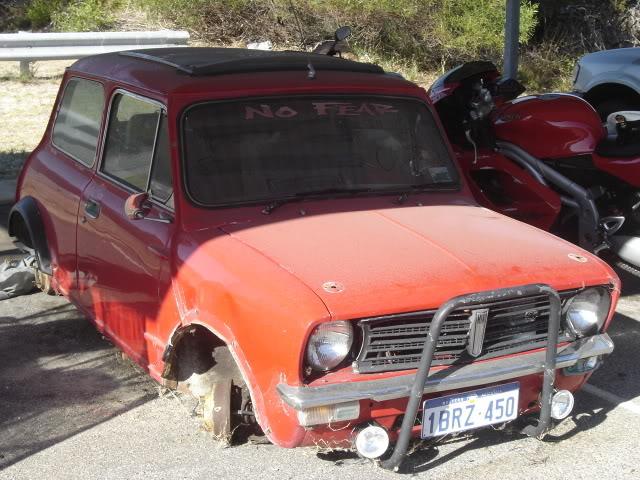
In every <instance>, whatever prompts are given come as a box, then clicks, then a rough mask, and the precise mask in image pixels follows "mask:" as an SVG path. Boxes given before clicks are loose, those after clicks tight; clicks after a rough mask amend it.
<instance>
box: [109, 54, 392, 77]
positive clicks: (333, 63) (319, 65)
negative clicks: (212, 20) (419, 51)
mask: <svg viewBox="0 0 640 480" xmlns="http://www.w3.org/2000/svg"><path fill="white" fill-rule="evenodd" d="M119 55H122V56H126V57H132V58H136V59H140V60H145V61H150V62H156V63H161V64H163V65H168V66H170V67H174V68H175V69H176V70H178V71H180V72H183V73H185V74H187V75H193V76H202V75H223V74H230V73H251V72H272V71H288V70H309V71H314V70H315V71H322V70H333V71H345V72H359V73H384V70H383V69H382V68H381V67H379V66H378V65H373V64H371V63H362V62H355V61H353V60H347V59H343V58H338V57H331V56H327V55H320V54H316V53H307V52H296V51H283V52H274V51H265V50H248V49H244V48H215V47H182V48H180V47H178V48H153V49H143V50H129V51H125V52H120V53H119Z"/></svg>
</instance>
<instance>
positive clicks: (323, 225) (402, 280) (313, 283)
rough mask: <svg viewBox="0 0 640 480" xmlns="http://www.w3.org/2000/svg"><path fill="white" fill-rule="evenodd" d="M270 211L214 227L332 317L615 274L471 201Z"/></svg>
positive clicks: (577, 282)
mask: <svg viewBox="0 0 640 480" xmlns="http://www.w3.org/2000/svg"><path fill="white" fill-rule="evenodd" d="M271 217H272V216H269V217H265V219H264V221H263V223H261V224H242V225H239V224H236V225H224V226H222V227H220V228H222V229H223V230H224V231H225V232H226V233H228V234H229V235H231V236H232V237H234V238H235V239H237V240H239V241H241V242H243V243H244V244H246V245H248V246H250V247H252V249H254V250H256V251H257V252H260V253H261V254H262V255H264V256H265V257H268V258H269V259H271V260H272V261H273V262H275V263H277V264H278V265H279V266H280V267H281V268H283V269H285V270H287V271H288V272H290V273H291V274H293V275H294V276H296V277H297V278H298V279H299V280H300V281H302V282H303V283H305V284H306V285H307V286H308V287H309V288H310V289H312V290H313V291H314V292H315V293H316V295H317V296H318V297H320V299H321V300H322V301H323V302H324V304H325V305H326V307H327V309H328V310H329V312H330V313H331V315H332V317H333V318H335V319H346V318H361V317H367V316H372V315H381V314H387V313H394V312H402V311H412V310H420V309H426V308H435V307H437V306H439V305H440V304H442V303H443V302H445V301H446V300H448V299H449V298H451V297H454V296H457V295H461V294H465V293H471V292H478V291H483V290H492V289H496V288H502V287H510V286H517V285H524V284H529V283H547V284H550V285H551V286H552V287H554V288H556V289H558V290H563V289H569V288H576V287H580V286H584V285H589V284H592V285H593V284H598V283H606V282H609V281H611V279H612V276H611V275H612V274H611V273H610V272H611V270H610V269H609V268H608V267H607V266H606V265H605V264H603V263H602V262H601V261H600V260H598V259H597V258H595V257H593V256H591V255H590V254H588V253H586V252H584V251H583V250H581V249H580V248H578V247H576V246H574V245H572V244H570V243H568V242H565V241H564V240H561V239H559V238H557V237H555V236H553V235H551V234H548V233H546V232H543V231H541V230H538V229H537V228H534V227H531V226H529V225H526V224H524V223H521V222H518V221H515V220H512V219H510V218H507V217H505V216H503V215H500V214H498V213H495V212H493V211H490V210H487V209H485V208H481V207H477V206H466V205H464V206H463V205H438V206H419V207H408V206H407V207H398V208H392V209H380V210H365V211H348V212H339V213H326V214H322V215H309V214H307V215H305V216H298V217H297V218H293V219H291V218H289V219H277V218H271Z"/></svg>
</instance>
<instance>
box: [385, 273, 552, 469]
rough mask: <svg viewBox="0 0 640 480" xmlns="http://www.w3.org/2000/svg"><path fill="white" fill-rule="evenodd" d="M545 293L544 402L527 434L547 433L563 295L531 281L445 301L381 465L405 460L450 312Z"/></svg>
mask: <svg viewBox="0 0 640 480" xmlns="http://www.w3.org/2000/svg"><path fill="white" fill-rule="evenodd" d="M541 293H544V294H547V295H548V296H549V301H550V309H549V333H548V335H547V352H546V358H545V365H544V380H543V387H542V396H541V401H540V403H541V410H540V417H539V420H538V425H537V426H535V427H531V428H528V429H527V428H525V430H524V431H523V433H525V434H526V435H529V436H539V435H540V434H542V433H543V432H544V430H546V428H547V426H548V425H549V422H550V419H551V396H552V394H553V382H554V380H555V364H556V354H557V343H558V329H559V327H560V305H561V304H560V296H559V295H558V293H557V292H556V291H555V290H554V289H552V288H551V287H550V286H549V285H545V284H531V285H524V286H521V287H512V288H503V289H499V290H490V291H486V292H480V293H473V294H469V295H461V296H459V297H455V298H452V299H451V300H449V301H447V302H446V303H444V304H443V305H442V306H441V307H440V308H439V309H438V311H437V312H436V313H435V315H434V317H433V320H432V321H431V326H430V327H429V332H428V334H427V339H426V341H425V343H424V348H423V350H422V357H421V359H420V365H419V366H418V371H417V373H416V379H415V382H414V384H413V386H412V388H411V394H410V395H409V403H408V405H407V409H406V411H405V414H404V418H403V419H402V425H401V426H400V433H399V434H398V441H397V442H396V445H395V448H394V449H393V453H392V454H391V457H389V458H388V459H387V460H384V461H382V462H380V466H381V467H382V468H385V469H387V470H395V471H397V470H398V469H399V468H400V464H401V463H402V461H403V460H404V457H405V455H406V453H407V449H408V447H409V442H410V440H411V431H412V430H413V426H414V425H415V421H416V416H417V414H418V409H419V408H420V402H421V400H422V396H423V395H424V384H425V382H426V381H427V377H428V375H429V370H430V369H431V363H432V361H433V354H434V352H435V349H436V346H437V344H438V338H439V337H440V330H441V328H442V325H443V324H444V322H445V320H446V319H447V317H448V316H449V314H450V313H451V312H452V311H453V310H455V309H457V308H460V307H465V306H468V305H475V304H480V303H485V302H493V301H497V300H509V299H513V298H519V297H526V296H530V295H536V294H541Z"/></svg>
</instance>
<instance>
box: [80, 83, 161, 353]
mask: <svg viewBox="0 0 640 480" xmlns="http://www.w3.org/2000/svg"><path fill="white" fill-rule="evenodd" d="M143 192H148V194H149V201H148V202H147V206H148V208H147V209H146V213H145V215H144V216H140V217H136V218H129V217H128V216H127V215H126V214H125V203H126V202H127V199H128V198H129V197H130V196H132V195H135V194H139V193H143ZM172 202H173V188H172V179H171V168H170V155H169V144H168V137H167V121H166V113H165V110H164V107H163V106H162V105H161V104H159V103H157V102H155V101H153V100H150V99H147V98H143V97H140V96H138V95H133V94H131V93H128V92H125V91H121V90H118V91H116V92H115V93H114V94H113V96H112V99H111V107H110V110H109V120H108V126H107V130H106V134H105V139H104V147H103V154H102V160H101V163H100V164H99V167H98V171H97V174H96V176H95V177H94V178H93V179H92V181H91V183H90V184H89V186H88V187H87V188H86V189H85V191H84V194H83V198H82V202H81V208H80V212H79V217H78V230H77V232H78V248H77V252H78V255H77V257H78V285H79V290H78V298H77V299H76V301H77V303H79V304H80V305H81V307H82V309H83V310H85V311H86V312H87V313H88V314H89V315H90V316H91V317H92V318H93V319H94V321H95V323H96V325H97V326H98V328H100V329H101V330H103V331H104V332H105V333H106V334H107V335H108V336H109V337H111V338H112V339H113V340H114V341H115V342H116V343H117V344H119V345H120V347H121V348H122V349H123V350H125V352H126V353H127V354H128V355H129V356H130V357H131V358H133V359H134V360H135V361H137V362H138V363H140V364H141V365H145V366H146V362H147V360H148V356H147V343H146V336H145V332H147V331H149V330H151V331H154V330H155V327H154V325H152V324H153V323H155V321H156V317H157V314H158V308H159V301H160V298H159V297H160V293H159V290H164V288H165V287H166V285H168V283H169V278H170V277H169V275H170V270H169V263H168V260H169V254H168V246H169V241H170V239H171V236H172V233H173V230H174V224H173V203H172ZM163 285H164V287H163Z"/></svg>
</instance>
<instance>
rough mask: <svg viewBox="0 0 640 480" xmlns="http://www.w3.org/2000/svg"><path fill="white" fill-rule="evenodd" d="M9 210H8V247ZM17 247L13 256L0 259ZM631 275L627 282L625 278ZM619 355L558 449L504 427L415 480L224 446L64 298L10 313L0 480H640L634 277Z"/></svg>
mask: <svg viewBox="0 0 640 480" xmlns="http://www.w3.org/2000/svg"><path fill="white" fill-rule="evenodd" d="M5 214H6V207H5V208H3V207H0V245H4V247H5V248H4V249H5V250H6V248H8V247H7V245H8V244H7V242H6V238H5V242H4V243H1V242H2V233H3V232H2V230H3V225H2V221H4V215H5ZM2 251H3V247H2V246H0V255H1V254H2ZM621 275H623V274H621ZM623 281H624V296H623V299H622V301H621V302H620V305H619V308H618V314H617V316H616V318H615V320H614V322H613V324H612V327H611V329H610V334H611V336H612V338H613V339H614V342H615V345H616V349H615V351H614V353H613V354H612V355H611V356H610V357H609V358H608V360H607V362H606V363H605V364H604V366H603V367H602V368H601V369H600V370H598V371H597V372H596V373H595V374H594V375H593V377H592V378H591V380H590V382H589V384H588V386H587V387H586V388H585V390H583V391H582V392H580V393H579V394H578V395H577V397H576V408H575V410H574V412H573V414H572V415H571V417H570V418H569V419H567V420H565V421H564V422H563V423H562V424H561V425H559V426H558V427H557V428H556V429H555V430H554V431H553V432H552V433H551V434H549V435H548V436H547V437H546V438H545V440H544V441H539V440H535V439H530V438H525V437H522V436H520V435H517V434H509V433H507V432H504V431H496V430H493V429H491V428H489V429H486V430H481V431H477V432H474V433H472V434H470V435H467V436H461V437H458V438H454V439H450V440H449V441H447V442H445V443H443V444H440V445H436V446H430V447H427V448H422V449H418V450H417V451H415V452H414V453H412V454H411V455H410V456H409V457H408V459H407V461H406V462H405V467H404V469H403V472H402V473H399V474H394V473H390V472H386V471H383V470H381V469H380V468H378V467H377V466H375V465H373V464H371V463H369V462H367V461H363V460H360V459H358V458H357V457H356V456H355V455H354V454H352V453H350V452H325V451H322V450H320V449H317V448H299V449H284V448H280V447H276V446H274V445H270V444H266V445H264V444H244V445H240V446H235V447H230V448H222V447H220V446H219V445H218V444H217V443H216V442H215V441H214V440H213V439H212V438H211V437H210V436H209V434H208V433H207V432H205V431H204V430H203V429H202V428H201V426H200V423H199V421H198V419H197V418H195V417H194V416H192V409H193V406H194V405H193V401H192V400H191V399H190V398H188V397H185V396H180V395H173V394H171V393H168V392H165V391H162V390H161V389H159V388H158V386H157V385H156V384H155V383H154V382H153V381H152V380H151V379H150V378H149V377H148V376H146V375H145V374H144V373H143V372H141V370H140V369H138V368H137V367H136V366H134V365H133V364H131V362H129V361H128V360H127V359H126V358H123V356H122V355H121V354H120V353H119V351H118V350H117V349H115V348H114V347H113V346H112V345H111V344H110V343H109V342H108V341H106V340H105V339H104V338H103V337H102V336H101V335H100V334H99V333H97V332H96V330H95V329H94V328H93V326H92V325H91V324H90V323H89V322H88V321H87V320H85V319H84V318H82V316H81V315H80V314H79V313H78V312H77V310H76V309H75V308H74V307H72V306H71V305H70V304H69V303H68V302H66V300H64V299H63V298H62V297H53V296H47V295H45V294H43V293H33V294H31V295H26V296H22V297H19V298H14V299H10V300H5V301H2V302H0V479H7V480H9V479H11V480H19V479H29V480H31V479H35V478H49V479H82V480H88V479H138V478H140V479H142V478H144V479H155V478H158V479H165V478H166V479H183V478H185V479H200V478H202V479H204V478H207V479H210V478H243V479H244V478H253V477H255V478H261V479H262V478H274V479H287V478H308V479H316V478H317V479H323V480H326V479H327V478H345V479H362V478H366V479H376V478H404V477H407V476H412V477H413V476H415V477H417V478H438V479H456V480H463V479H474V480H478V479H479V478H486V479H493V478H501V479H518V480H521V479H524V478H526V479H538V478H539V479H547V480H548V479H556V478H558V479H560V478H562V479H566V478H570V479H581V478H584V479H587V478H588V479H592V478H612V479H613V478H615V479H638V478H640V448H638V446H639V441H638V432H639V430H640V368H639V365H640V349H639V348H638V345H640V282H637V281H636V280H635V279H633V278H630V277H628V276H626V275H623Z"/></svg>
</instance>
